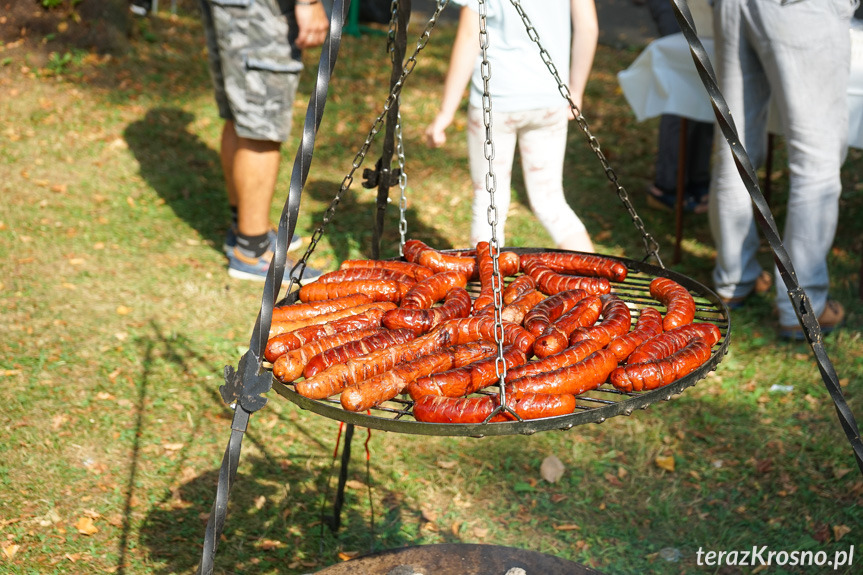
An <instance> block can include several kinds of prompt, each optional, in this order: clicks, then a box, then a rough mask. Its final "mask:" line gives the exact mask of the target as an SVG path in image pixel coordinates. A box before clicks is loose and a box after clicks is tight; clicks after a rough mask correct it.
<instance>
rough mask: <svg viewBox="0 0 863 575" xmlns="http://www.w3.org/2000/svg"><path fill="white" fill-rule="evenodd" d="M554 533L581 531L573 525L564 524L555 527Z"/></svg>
mask: <svg viewBox="0 0 863 575" xmlns="http://www.w3.org/2000/svg"><path fill="white" fill-rule="evenodd" d="M554 530H555V531H581V527H579V526H578V525H576V524H574V523H565V524H563V525H555V526H554Z"/></svg>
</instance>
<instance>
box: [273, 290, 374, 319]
mask: <svg viewBox="0 0 863 575" xmlns="http://www.w3.org/2000/svg"><path fill="white" fill-rule="evenodd" d="M371 302H372V298H371V297H369V296H367V295H366V294H364V293H357V294H352V295H347V296H344V297H340V298H336V299H329V300H321V301H315V302H310V303H294V304H291V305H283V306H279V307H276V308H273V322H274V323H278V322H285V321H302V320H304V319H309V318H313V317H316V316H319V315H324V314H326V313H332V312H334V311H339V310H342V309H347V308H351V307H356V306H358V305H362V304H364V303H371Z"/></svg>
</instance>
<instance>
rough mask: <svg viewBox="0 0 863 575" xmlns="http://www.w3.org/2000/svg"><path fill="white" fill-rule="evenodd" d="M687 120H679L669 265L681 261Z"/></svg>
mask: <svg viewBox="0 0 863 575" xmlns="http://www.w3.org/2000/svg"><path fill="white" fill-rule="evenodd" d="M687 124H688V120H687V119H686V118H683V117H681V118H680V145H679V146H678V148H679V149H678V153H677V202H676V204H675V214H674V233H675V240H674V257H673V258H672V259H671V263H673V264H678V263H680V259H681V250H680V242H681V241H682V240H683V201H684V197H683V196H684V192H685V191H686V164H687V159H686V147H687V146H686V143H687V137H686V135H687V132H688V131H689V126H688V125H687Z"/></svg>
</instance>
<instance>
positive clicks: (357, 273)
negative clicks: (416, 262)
mask: <svg viewBox="0 0 863 575" xmlns="http://www.w3.org/2000/svg"><path fill="white" fill-rule="evenodd" d="M356 280H393V281H397V282H401V283H406V284H408V285H413V284H415V283H416V282H417V280H415V279H414V278H413V276H410V275H408V274H406V273H404V272H400V271H395V270H388V269H385V268H349V269H344V270H336V271H334V272H329V273H325V274H324V275H322V276H321V277H319V278H318V279H317V280H315V281H317V282H319V283H323V284H332V283H339V282H346V281H356Z"/></svg>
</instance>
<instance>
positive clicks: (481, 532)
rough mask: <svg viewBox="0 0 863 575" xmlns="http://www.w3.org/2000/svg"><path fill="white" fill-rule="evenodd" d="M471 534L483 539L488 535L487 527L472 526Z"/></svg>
mask: <svg viewBox="0 0 863 575" xmlns="http://www.w3.org/2000/svg"><path fill="white" fill-rule="evenodd" d="M473 534H474V536H476V538H477V539H485V538H486V537H488V529H486V528H485V527H474V528H473Z"/></svg>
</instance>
